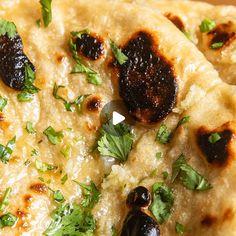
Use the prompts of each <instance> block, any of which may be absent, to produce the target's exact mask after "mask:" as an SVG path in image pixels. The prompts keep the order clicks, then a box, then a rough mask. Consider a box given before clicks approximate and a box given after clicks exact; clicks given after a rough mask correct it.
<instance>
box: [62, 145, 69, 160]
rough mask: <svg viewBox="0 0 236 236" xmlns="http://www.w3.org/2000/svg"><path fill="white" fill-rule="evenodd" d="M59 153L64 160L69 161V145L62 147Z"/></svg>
mask: <svg viewBox="0 0 236 236" xmlns="http://www.w3.org/2000/svg"><path fill="white" fill-rule="evenodd" d="M60 153H61V154H62V155H63V156H64V157H65V158H66V159H69V158H70V156H71V146H70V145H66V146H65V147H63V148H62V149H61V151H60Z"/></svg>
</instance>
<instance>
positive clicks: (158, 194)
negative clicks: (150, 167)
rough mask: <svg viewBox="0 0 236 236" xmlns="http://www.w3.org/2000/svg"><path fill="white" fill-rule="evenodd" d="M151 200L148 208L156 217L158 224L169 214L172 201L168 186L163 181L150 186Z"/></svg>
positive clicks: (172, 197)
mask: <svg viewBox="0 0 236 236" xmlns="http://www.w3.org/2000/svg"><path fill="white" fill-rule="evenodd" d="M152 194H153V201H152V204H151V205H150V207H149V210H150V211H151V212H152V214H153V215H154V216H155V218H156V219H157V222H158V223H159V224H163V223H164V222H165V221H166V220H167V219H168V218H169V216H170V214H171V208H172V206H173V203H174V195H173V192H172V190H171V189H170V188H168V187H167V186H166V185H165V184H164V183H155V184H154V185H153V186H152Z"/></svg>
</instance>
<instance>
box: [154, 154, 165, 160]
mask: <svg viewBox="0 0 236 236" xmlns="http://www.w3.org/2000/svg"><path fill="white" fill-rule="evenodd" d="M162 157H163V154H162V152H157V153H156V159H157V160H160V159H162Z"/></svg>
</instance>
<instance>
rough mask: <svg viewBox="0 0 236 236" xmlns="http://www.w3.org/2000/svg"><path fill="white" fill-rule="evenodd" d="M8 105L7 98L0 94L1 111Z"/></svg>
mask: <svg viewBox="0 0 236 236" xmlns="http://www.w3.org/2000/svg"><path fill="white" fill-rule="evenodd" d="M6 105H7V99H6V98H3V97H2V96H0V111H1V112H2V111H3V109H4V107H5V106H6Z"/></svg>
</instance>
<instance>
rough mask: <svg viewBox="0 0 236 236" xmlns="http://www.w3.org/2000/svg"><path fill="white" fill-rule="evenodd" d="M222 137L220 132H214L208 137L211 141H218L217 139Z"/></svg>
mask: <svg viewBox="0 0 236 236" xmlns="http://www.w3.org/2000/svg"><path fill="white" fill-rule="evenodd" d="M220 139H221V137H220V135H219V134H218V133H213V134H211V135H210V136H209V137H208V141H209V142H210V143H212V144H213V143H216V142H217V141H219V140H220Z"/></svg>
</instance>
